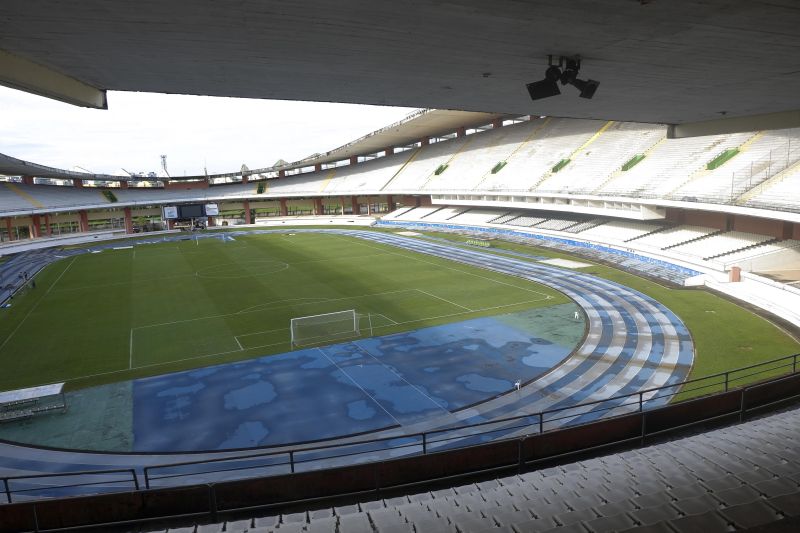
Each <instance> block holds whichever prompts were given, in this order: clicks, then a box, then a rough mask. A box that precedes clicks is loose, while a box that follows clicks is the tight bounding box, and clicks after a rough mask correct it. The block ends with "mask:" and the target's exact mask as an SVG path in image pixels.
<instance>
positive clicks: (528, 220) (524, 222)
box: [505, 215, 547, 228]
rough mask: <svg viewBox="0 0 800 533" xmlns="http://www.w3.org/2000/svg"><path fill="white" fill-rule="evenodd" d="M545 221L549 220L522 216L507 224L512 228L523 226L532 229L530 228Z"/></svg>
mask: <svg viewBox="0 0 800 533" xmlns="http://www.w3.org/2000/svg"><path fill="white" fill-rule="evenodd" d="M545 220H547V219H546V218H544V217H530V216H525V215H521V216H517V217H515V218H513V219H511V220H509V221H508V222H505V224H509V225H511V226H522V227H526V228H530V227H533V226H536V225H537V224H541V223H542V222H544V221H545Z"/></svg>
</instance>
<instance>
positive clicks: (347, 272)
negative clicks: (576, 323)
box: [0, 233, 569, 390]
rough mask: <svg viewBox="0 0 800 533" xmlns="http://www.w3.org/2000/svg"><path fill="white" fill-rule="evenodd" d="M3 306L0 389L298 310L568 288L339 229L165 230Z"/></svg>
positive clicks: (217, 350)
mask: <svg viewBox="0 0 800 533" xmlns="http://www.w3.org/2000/svg"><path fill="white" fill-rule="evenodd" d="M36 279H37V285H36V288H34V289H29V290H28V291H27V292H26V293H24V294H22V295H20V296H18V297H16V298H15V299H14V300H13V305H12V307H11V308H8V309H4V310H2V312H3V313H4V316H3V317H2V320H0V338H1V339H2V341H0V364H2V367H3V368H4V369H5V370H4V371H3V372H2V373H0V390H7V389H12V388H19V387H26V386H32V385H37V384H43V383H51V382H60V381H66V382H68V386H69V387H70V388H79V387H85V386H90V385H96V384H100V383H108V382H114V381H120V380H125V379H131V378H137V377H143V376H149V375H157V374H163V373H166V372H171V371H176V370H184V369H190V368H196V367H201V366H207V365H212V364H219V363H224V362H232V361H238V360H244V359H249V358H252V357H256V356H261V355H266V354H272V353H281V352H286V351H289V350H290V349H291V345H290V331H289V322H290V320H291V319H292V318H296V317H302V316H309V315H318V314H323V313H332V312H336V311H344V310H350V309H353V310H355V311H356V313H357V315H358V317H359V319H358V320H359V329H360V334H361V335H362V336H369V335H385V334H389V333H396V332H400V331H407V330H412V329H418V328H422V327H426V326H431V325H438V324H444V323H449V322H456V321H461V320H467V319H470V318H477V317H481V316H488V315H494V314H501V313H510V312H515V311H521V310H524V309H530V308H534V307H541V306H550V305H557V304H562V303H565V302H568V301H569V300H568V299H567V298H566V297H565V296H564V295H562V294H560V293H559V292H557V291H554V290H552V289H550V288H548V287H544V286H542V285H538V284H535V283H531V282H529V281H525V280H522V279H518V278H514V277H511V276H505V275H502V274H498V273H494V272H489V271H485V270H482V269H477V268H473V267H470V266H467V265H463V264H458V263H454V262H451V261H448V260H444V259H439V258H435V257H430V256H423V255H420V254H416V253H414V252H410V251H405V250H400V249H398V248H395V247H392V246H386V245H381V244H376V243H372V242H365V241H362V240H360V239H356V238H352V237H347V236H342V235H332V234H310V233H298V234H268V235H249V236H244V237H237V238H236V239H235V240H229V241H223V240H217V239H205V240H197V241H195V240H184V241H177V242H164V243H156V244H147V245H137V246H134V247H122V248H121V249H115V250H106V251H103V252H100V253H91V254H83V255H77V256H74V257H70V258H66V259H63V260H61V261H58V262H56V263H54V264H52V265H50V266H49V267H47V268H46V269H45V271H43V272H42V273H41V274H40V275H38V276H37V278H36Z"/></svg>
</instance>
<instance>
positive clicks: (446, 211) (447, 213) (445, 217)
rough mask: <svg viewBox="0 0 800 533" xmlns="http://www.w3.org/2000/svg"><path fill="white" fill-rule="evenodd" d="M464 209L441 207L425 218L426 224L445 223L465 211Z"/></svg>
mask: <svg viewBox="0 0 800 533" xmlns="http://www.w3.org/2000/svg"><path fill="white" fill-rule="evenodd" d="M466 210H467V208H466V207H443V208H441V209H438V210H436V211H435V212H433V213H431V214H430V215H428V216H426V217H425V220H426V221H427V222H447V221H449V220H451V219H453V218H455V217H456V216H457V215H460V214H461V213H463V212H464V211H466Z"/></svg>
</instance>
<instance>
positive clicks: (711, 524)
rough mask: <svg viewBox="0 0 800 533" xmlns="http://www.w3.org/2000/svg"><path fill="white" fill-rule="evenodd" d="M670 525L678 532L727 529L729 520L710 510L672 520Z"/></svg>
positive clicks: (690, 532)
mask: <svg viewBox="0 0 800 533" xmlns="http://www.w3.org/2000/svg"><path fill="white" fill-rule="evenodd" d="M669 525H670V526H671V527H672V528H673V529H674V530H675V531H677V532H678V533H684V532H685V533H697V532H698V531H727V530H728V525H729V521H728V520H727V519H726V518H724V517H723V516H722V515H720V514H718V513H716V512H714V511H709V512H706V513H703V514H698V515H693V516H685V517H683V518H678V519H677V520H671V521H670V522H669Z"/></svg>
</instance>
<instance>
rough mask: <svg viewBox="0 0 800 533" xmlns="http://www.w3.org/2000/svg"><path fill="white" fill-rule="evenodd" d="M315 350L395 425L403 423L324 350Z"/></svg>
mask: <svg viewBox="0 0 800 533" xmlns="http://www.w3.org/2000/svg"><path fill="white" fill-rule="evenodd" d="M317 350H319V353H321V354H322V355H323V356H324V357H325V359H327V360H328V361H330V362H331V363H333V365H334V366H335V367H336V368H338V369H339V372H341V373H342V374H344V375H345V376H347V379H349V380H350V381H352V382H353V385H355V386H356V387H358V388H359V389H361V392H363V393H364V394H365V395H366V396H367V397H368V398H369V399H370V400H372V401H373V402H374V403H375V404H376V405H377V406H378V407H380V408H381V409H382V410H383V412H384V413H386V414H387V415H389V416H390V417H391V418H392V420H394V421H395V422H397V425H398V426H402V425H403V424H401V423H400V421H399V420H398V419H396V418H395V417H394V416H392V413H390V412H389V411H387V410H386V408H385V407H384V406H382V405H381V404H380V402H378V400H376V399H375V398H374V397H373V396H372V395H371V394H370V393H368V392H367V391H365V390H364V387H362V386H361V385H359V384H358V383H357V382H356V380H354V379H353V378H352V377H350V374H348V373H347V372H345V371H344V370H343V369H342V367H340V366H339V365H338V364H336V361H334V360H333V359H331V358H330V357H328V354H326V353H325V351H324V350H323V349H322V348H317Z"/></svg>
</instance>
